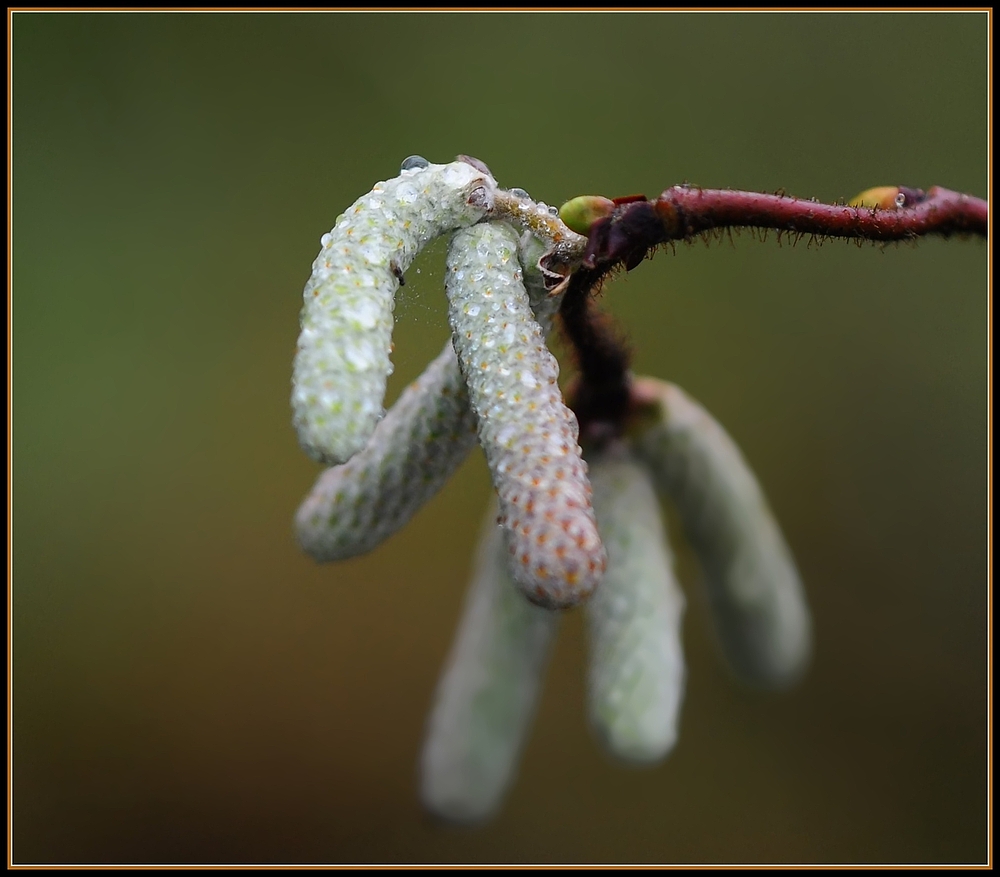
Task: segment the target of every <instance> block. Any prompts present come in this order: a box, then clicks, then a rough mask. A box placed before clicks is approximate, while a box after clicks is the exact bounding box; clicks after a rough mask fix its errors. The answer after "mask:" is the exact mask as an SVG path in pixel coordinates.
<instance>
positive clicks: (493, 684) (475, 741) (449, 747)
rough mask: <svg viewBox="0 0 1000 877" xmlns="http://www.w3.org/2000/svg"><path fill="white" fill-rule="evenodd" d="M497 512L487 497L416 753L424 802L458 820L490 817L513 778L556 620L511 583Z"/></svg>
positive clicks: (437, 812)
mask: <svg viewBox="0 0 1000 877" xmlns="http://www.w3.org/2000/svg"><path fill="white" fill-rule="evenodd" d="M496 518H497V507H496V503H495V502H493V503H491V504H490V513H489V515H488V516H487V519H486V522H485V523H484V525H483V530H482V534H481V536H480V541H479V549H478V552H477V555H476V561H475V567H474V571H473V575H472V582H471V584H470V586H469V593H468V596H467V597H466V600H465V608H464V609H463V610H462V618H461V621H459V625H458V633H457V634H456V637H455V642H454V644H453V645H452V648H451V653H450V655H449V656H448V662H447V665H446V667H445V670H444V672H443V674H442V676H441V681H440V682H439V683H438V687H437V692H436V694H435V696H434V708H433V710H432V712H431V716H430V719H429V721H428V723H427V736H426V739H425V741H424V746H423V751H422V754H421V757H420V796H421V799H422V800H423V802H424V806H426V807H427V808H428V809H429V810H430V811H431V812H432V813H434V814H436V815H438V816H441V817H443V818H445V819H451V820H455V821H460V822H472V821H477V820H481V819H485V818H487V817H488V816H490V814H492V813H493V812H494V811H495V810H496V808H497V806H498V805H499V804H500V801H501V799H502V798H503V794H504V792H505V791H506V789H507V787H508V786H509V785H510V782H511V780H512V779H513V776H514V773H515V771H516V769H517V763H518V759H519V756H520V752H521V749H522V747H523V745H524V741H525V739H526V737H527V734H528V730H529V729H530V726H531V720H532V717H533V716H534V713H535V706H536V703H537V701H538V694H539V691H540V689H541V683H542V677H543V674H544V672H545V667H546V665H547V663H548V657H549V653H550V650H551V644H552V641H553V639H554V637H555V633H556V630H557V628H558V623H559V613H558V612H549V611H548V610H546V609H542V608H541V607H539V606H532V605H531V604H530V603H529V602H528V601H527V600H525V599H524V595H523V594H522V593H521V592H520V590H519V589H518V588H517V587H515V585H514V583H513V581H512V580H511V577H510V573H509V571H508V567H507V549H506V547H505V545H504V540H503V533H502V532H501V530H500V527H499V526H497V522H496Z"/></svg>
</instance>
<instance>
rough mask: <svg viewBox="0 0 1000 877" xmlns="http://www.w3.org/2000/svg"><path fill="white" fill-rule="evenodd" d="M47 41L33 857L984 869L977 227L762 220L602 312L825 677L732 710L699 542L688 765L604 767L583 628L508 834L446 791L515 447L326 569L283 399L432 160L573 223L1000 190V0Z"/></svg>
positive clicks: (416, 302)
mask: <svg viewBox="0 0 1000 877" xmlns="http://www.w3.org/2000/svg"><path fill="white" fill-rule="evenodd" d="M13 49H14V62H13V63H14V66H13V75H14V90H13V101H14V103H13V119H14V138H13V149H14V152H13V216H14V231H13V368H14V371H13V411H14V420H13V478H14V480H13V496H14V516H13V609H14V621H13V636H14V665H13V666H14V676H13V679H14V699H13V704H14V707H13V734H14V736H13V747H14V772H13V783H14V785H13V794H14V798H13V800H14V811H13V842H14V846H13V857H14V861H15V862H21V863H28V862H79V863H85V862H148V863H157V862H209V863H210V862H233V863H236V862H250V863H252V862H262V863H263V862H288V863H294V862H318V863H322V862H328V863H339V862H358V863H366V862H413V863H419V862H598V863H603V862H606V863H615V862H694V863H697V862H806V863H810V862H981V861H983V860H984V859H985V858H986V855H987V846H986V844H987V822H986V807H987V795H988V788H987V724H986V723H987V675H986V673H987V643H988V619H987V611H986V607H987V593H988V590H987V589H988V583H987V529H986V515H987V508H988V494H987V477H986V476H987V459H988V457H987V454H988V448H987V361H988V337H987V302H988V294H989V293H988V285H987V284H988V275H987V267H988V265H987V260H988V249H987V246H986V245H985V244H984V243H983V242H982V241H979V240H961V239H954V240H949V241H943V240H929V241H926V242H922V243H920V244H919V245H918V246H898V247H897V246H891V247H888V248H886V249H885V250H884V251H880V250H879V249H878V248H875V247H865V248H862V249H858V248H857V247H855V246H853V245H851V244H846V243H842V242H831V243H827V244H824V245H823V246H822V247H818V248H817V247H807V245H806V241H804V240H803V241H802V242H800V243H799V245H798V246H797V247H795V248H792V247H791V246H789V245H788V244H787V243H786V244H784V245H782V246H779V245H778V244H777V243H776V242H775V241H774V239H773V237H772V238H771V239H770V240H769V241H768V242H767V243H764V244H762V243H759V242H757V241H756V240H755V239H754V238H753V237H752V236H751V235H749V234H743V235H741V236H738V237H736V238H735V245H734V246H731V245H730V244H729V243H728V242H726V243H719V244H714V245H712V246H710V247H706V246H703V245H702V244H701V243H697V244H695V245H693V246H690V247H686V246H681V247H678V249H677V253H676V255H671V254H670V253H669V252H666V253H660V254H658V255H657V256H656V257H655V258H654V259H653V260H652V261H650V262H646V263H644V264H643V265H641V266H640V267H639V268H638V269H637V270H635V271H634V272H632V273H631V274H630V275H628V276H627V277H625V276H622V277H619V278H618V279H617V280H615V281H614V282H613V283H611V284H609V285H607V286H606V287H605V291H604V294H603V296H602V301H603V303H604V305H605V306H607V307H608V308H609V309H610V310H612V311H613V313H614V314H615V315H616V316H617V317H618V318H619V319H620V321H621V322H622V323H623V324H624V325H625V326H626V327H627V329H628V332H629V334H630V337H631V340H632V343H633V344H634V346H635V350H636V370H637V371H639V372H641V373H646V374H653V375H657V376H660V377H665V378H669V379H671V380H674V381H676V382H677V383H679V384H680V385H681V386H683V387H684V388H685V389H687V390H688V391H689V392H690V393H691V394H693V395H694V396H695V397H696V398H698V399H699V400H701V402H702V403H703V404H705V405H706V407H708V408H709V410H710V411H712V412H713V413H714V414H715V415H716V416H717V417H718V418H719V420H720V421H721V422H722V423H723V424H724V425H725V426H726V428H727V429H728V430H729V432H730V433H731V434H732V435H733V437H734V438H735V439H736V440H737V442H738V443H739V444H740V445H741V447H742V448H743V450H744V452H745V454H746V456H747V458H748V460H749V461H750V462H751V464H752V465H753V466H754V468H755V470H756V472H757V473H758V475H759V477H760V479H761V481H762V483H763V485H764V486H765V488H766V490H767V491H768V494H769V496H770V499H771V501H772V504H773V506H774V509H775V511H776V513H777V514H778V516H779V519H780V520H781V522H782V524H783V526H784V529H785V532H786V535H787V537H788V539H789V542H790V544H791V545H792V547H793V549H794V550H795V552H796V556H797V559H798V562H799V564H800V567H801V570H802V573H803V577H804V580H805V583H806V587H807V590H808V594H809V599H810V602H811V605H812V609H813V612H814V618H815V632H816V654H815V659H814V662H813V665H812V667H811V670H810V672H809V674H808V676H807V677H806V678H805V679H804V680H803V681H802V683H801V684H800V685H799V686H798V687H797V688H796V689H794V690H793V691H790V692H786V693H783V694H760V693H755V692H751V691H746V690H744V689H741V688H740V687H739V686H737V685H736V684H735V683H734V682H733V681H732V680H731V679H730V677H729V676H728V674H727V671H726V669H725V667H724V666H723V665H722V664H721V662H720V660H719V658H718V655H717V652H716V650H715V645H714V642H713V640H712V634H711V630H710V627H709V624H708V619H707V616H706V612H705V609H704V606H703V605H702V601H701V600H700V598H699V595H698V590H697V568H696V566H695V565H694V562H693V560H692V558H691V556H690V554H689V552H688V551H687V550H686V549H684V548H680V568H681V573H682V576H683V577H684V578H685V581H686V582H687V583H689V584H690V586H691V587H690V589H689V594H690V600H689V609H688V612H687V616H686V619H685V628H684V636H685V650H686V654H687V659H688V666H689V677H688V689H687V695H686V701H685V704H684V711H683V715H682V723H681V730H680V741H679V744H678V746H677V748H676V750H675V751H674V752H673V753H672V754H671V755H670V757H669V758H668V759H667V760H666V761H665V762H664V763H663V764H662V765H661V766H659V767H656V768H654V769H648V770H635V769H628V768H624V767H621V766H618V765H616V764H614V763H612V762H611V761H610V760H609V759H608V758H607V757H606V756H604V755H603V753H602V752H601V751H600V750H599V749H598V747H597V745H596V743H595V742H594V740H593V739H592V737H591V736H590V733H589V731H588V729H587V727H586V722H585V714H584V673H585V648H586V646H585V640H584V636H583V632H584V630H583V624H582V617H581V615H580V613H573V614H571V616H570V617H569V618H567V619H566V623H565V624H564V626H563V630H562V633H561V635H560V638H559V642H558V645H557V648H556V652H555V655H554V660H553V665H552V667H551V671H550V674H549V676H548V679H547V682H546V687H545V690H544V692H543V696H542V703H541V708H540V712H539V715H538V719H537V723H536V725H535V727H534V730H533V733H532V736H531V738H530V741H529V743H528V745H527V748H526V751H525V755H524V760H523V764H522V767H521V771H520V774H519V777H518V779H517V781H516V783H515V785H514V786H513V788H512V790H511V793H510V795H509V797H508V799H507V800H506V802H505V805H504V808H503V810H502V811H501V813H500V814H499V815H498V817H497V818H496V819H495V820H494V821H493V822H492V823H491V824H489V825H487V826H485V827H481V828H476V829H455V828H448V827H441V826H438V825H436V824H435V823H433V822H432V821H431V820H429V819H428V818H427V817H426V816H425V815H424V814H423V813H422V811H421V809H420V806H419V804H418V800H417V795H416V762H417V756H418V752H419V747H420V743H421V736H422V733H423V723H424V720H425V716H426V714H427V712H428V708H429V705H430V700H431V696H432V692H433V687H434V684H435V681H436V678H437V675H438V672H439V669H440V667H441V664H442V661H443V659H444V657H445V655H446V652H447V649H448V646H449V643H450V640H451V637H452V634H453V630H454V626H455V623H456V620H457V617H458V612H459V609H460V606H461V600H462V595H463V591H464V588H465V584H466V582H465V578H466V575H467V573H468V569H469V562H470V556H471V552H472V548H473V543H474V540H475V536H476V534H477V532H478V528H479V526H480V520H481V517H482V514H483V510H484V509H485V506H486V502H487V499H488V496H489V492H490V486H489V480H488V476H487V473H486V470H485V467H484V465H483V461H482V458H481V454H480V453H479V452H478V451H477V452H476V453H475V454H474V455H473V457H471V458H470V460H469V462H468V463H467V464H466V465H465V466H464V468H463V469H462V470H461V471H460V473H459V474H458V476H457V477H456V478H455V479H453V480H452V481H451V482H450V483H449V484H448V485H447V486H446V488H445V489H444V490H443V491H442V492H441V494H439V495H438V496H437V497H436V498H435V499H434V501H433V502H431V503H430V504H429V505H428V507H427V508H426V509H424V510H423V511H422V512H421V513H420V514H419V516H418V517H417V518H416V519H415V520H414V521H413V522H411V523H410V524H409V525H408V526H407V527H406V528H405V529H404V530H403V531H402V532H401V533H399V534H398V535H396V536H394V537H393V538H392V539H391V540H390V541H389V542H387V543H386V544H385V545H383V546H382V547H381V548H379V549H378V550H376V551H375V552H373V553H372V554H371V555H369V556H366V557H363V558H360V559H357V560H353V561H350V562H345V563H341V564H337V565H329V566H324V567H320V566H317V565H315V564H314V563H313V562H312V561H311V560H309V559H308V558H307V557H305V556H303V555H302V554H301V553H300V551H299V549H298V548H297V546H296V544H295V541H294V538H293V535H292V528H291V519H292V515H293V513H294V510H295V508H296V505H297V504H298V502H299V501H300V500H301V498H302V497H303V496H304V495H305V493H306V491H307V490H308V489H309V486H310V484H311V482H312V480H313V478H314V477H315V476H316V474H317V468H316V466H315V465H314V464H313V463H312V462H311V461H310V460H308V459H307V458H306V457H305V455H304V454H303V453H302V452H301V451H300V450H299V448H298V446H297V443H296V439H295V435H294V432H293V431H292V428H291V417H290V410H289V403H288V398H289V391H290V385H289V380H290V375H291V361H292V355H293V351H294V347H295V340H296V335H297V329H298V325H297V320H298V311H299V307H300V304H301V289H302V286H303V284H304V282H305V280H306V278H307V276H308V274H309V266H310V263H311V261H312V259H313V258H314V256H315V254H316V252H317V251H318V249H319V239H320V236H321V235H322V234H323V233H324V232H325V231H327V230H328V229H329V228H330V226H331V225H332V224H333V222H334V219H335V217H336V216H337V215H338V213H340V212H341V211H342V210H343V209H344V208H345V207H346V206H347V205H349V204H350V203H351V202H352V201H353V200H354V199H355V198H357V197H359V196H360V195H362V194H363V193H364V192H365V191H367V190H368V189H370V188H371V186H372V185H373V184H374V183H375V182H376V181H378V180H382V179H386V178H387V177H390V176H393V175H394V174H395V173H396V172H397V169H398V167H399V162H400V160H401V159H402V158H403V157H404V156H406V155H409V154H411V153H420V154H422V155H425V156H427V157H428V158H429V159H431V160H432V161H439V162H440V161H447V160H450V159H451V158H452V157H453V156H455V155H456V154H458V153H460V152H464V153H469V154H471V155H475V156H478V157H479V158H481V159H483V160H484V161H485V162H487V163H488V164H489V165H490V167H491V168H492V170H493V172H494V173H495V175H496V176H497V178H498V179H499V180H500V182H501V184H503V185H505V186H515V185H516V186H521V187H523V188H525V189H527V190H528V191H529V192H531V193H532V195H533V196H534V197H536V198H539V199H542V200H545V201H547V202H548V203H553V204H559V203H561V202H562V201H564V200H566V199H567V198H569V197H572V196H574V195H578V194H581V193H601V194H606V195H609V196H618V195H626V194H631V193H634V192H645V193H647V194H649V195H655V194H657V193H658V192H659V191H660V190H661V189H663V188H665V187H666V186H668V185H671V184H673V183H677V182H681V181H684V180H687V181H690V182H692V183H696V184H700V185H705V186H729V187H734V188H744V189H757V190H771V191H773V190H775V189H777V188H779V187H782V188H784V189H785V190H787V191H788V192H789V193H794V194H798V195H803V196H816V197H818V198H820V199H822V200H833V199H839V198H849V197H851V196H852V195H854V194H855V193H857V192H858V191H860V190H861V189H864V188H867V187H869V186H872V185H881V184H891V183H903V184H906V185H912V186H923V187H927V186H930V185H934V184H939V185H944V186H947V187H949V188H953V189H958V190H962V191H967V192H970V193H972V194H975V195H978V196H981V197H986V196H988V194H989V193H988V191H987V185H988V178H987V173H988V160H987V155H988V153H987V146H988V144H987V136H988V126H989V121H988V97H987V77H988V19H987V17H986V15H985V14H868V15H865V14H852V15H845V14H809V15H807V14H795V15H778V14H723V15H708V14H704V15H698V14H604V13H600V14H597V13H595V14H584V13H578V14H515V13H502V14H500V13H497V14H456V13H447V14H431V13H421V14H384V13H375V14H325V15H321V14H233V15H226V14H200V15H195V14H148V15H138V14H100V15H98V14H28V13H20V14H16V15H15V16H14V17H13ZM442 253H443V248H442V246H441V245H440V244H439V245H437V246H436V247H434V248H432V252H430V253H429V254H427V255H426V256H425V257H421V260H420V262H419V263H418V267H420V273H419V274H418V273H417V271H416V268H414V269H411V271H410V273H409V275H408V282H407V285H406V287H405V289H404V290H403V293H402V296H401V302H400V303H399V305H398V306H397V330H396V334H395V343H396V354H395V361H396V374H395V375H394V376H393V379H392V381H391V384H390V394H395V393H398V391H399V388H400V387H401V386H403V385H405V382H407V381H408V380H411V379H412V378H413V377H414V376H415V375H416V374H418V373H419V371H420V370H421V369H422V367H423V365H424V364H425V363H426V362H427V361H428V360H429V359H430V358H431V357H432V356H433V355H435V354H436V352H437V351H438V350H439V349H440V346H441V344H442V343H443V342H444V340H445V339H446V338H447V337H448V330H447V327H446V322H445V317H444V302H443V295H442V290H441V262H442V258H443V256H442ZM563 362H564V374H568V373H569V372H570V371H571V367H570V364H569V363H568V361H567V360H566V359H565V357H564V359H563ZM677 541H678V543H680V539H679V537H678V540H677Z"/></svg>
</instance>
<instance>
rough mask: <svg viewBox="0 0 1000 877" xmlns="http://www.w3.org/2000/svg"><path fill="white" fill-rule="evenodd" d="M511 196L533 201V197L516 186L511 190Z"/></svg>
mask: <svg viewBox="0 0 1000 877" xmlns="http://www.w3.org/2000/svg"><path fill="white" fill-rule="evenodd" d="M510 194H511V195H513V196H514V197H515V198H527V199H529V200H530V199H531V195H529V194H528V193H527V192H525V191H524V189H519V188H517V186H515V187H514V188H513V189H511V190H510Z"/></svg>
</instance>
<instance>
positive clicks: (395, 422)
mask: <svg viewBox="0 0 1000 877" xmlns="http://www.w3.org/2000/svg"><path fill="white" fill-rule="evenodd" d="M475 443H476V416H475V414H473V413H472V409H471V408H470V407H469V395H468V393H467V392H466V388H465V379H464V378H463V377H462V373H461V371H460V370H459V367H458V361H457V360H456V358H455V351H454V349H453V348H452V345H451V342H450V341H449V342H448V343H447V344H446V345H445V348H444V350H443V351H442V352H441V353H440V355H439V356H438V357H437V358H436V359H435V360H434V361H433V362H432V363H431V364H430V365H429V366H428V367H427V368H426V369H425V370H424V373H423V374H422V375H420V377H419V378H417V380H416V381H414V382H413V383H412V384H410V386H409V387H407V388H406V389H405V390H404V391H403V393H402V395H400V397H399V399H397V400H396V404H395V405H393V406H392V408H390V409H389V413H388V414H386V416H385V417H384V418H383V419H382V420H381V421H379V424H378V426H376V427H375V432H374V434H373V435H372V437H371V440H370V441H369V442H368V444H367V445H365V447H364V448H363V449H362V450H361V451H360V452H358V453H357V454H355V455H354V456H353V457H351V459H350V460H348V461H347V462H346V463H344V464H343V465H340V466H335V467H333V468H332V469H327V470H326V471H325V472H323V473H322V474H321V475H320V476H319V478H318V479H317V480H316V484H315V485H314V487H313V489H312V491H311V492H310V493H309V496H307V497H306V499H305V501H304V502H303V503H302V505H301V506H300V507H299V510H298V513H297V514H296V516H295V529H296V533H297V535H298V538H299V542H300V543H301V544H302V547H303V548H304V549H305V550H306V551H307V552H308V553H309V554H310V555H312V557H313V558H315V559H316V560H319V561H329V560H344V559H345V558H348V557H354V556H356V555H358V554H364V553H365V552H366V551H371V550H372V549H373V548H375V546H377V545H378V544H379V543H380V542H382V541H383V540H384V539H387V538H388V537H389V536H391V535H392V534H393V533H395V532H396V531H397V530H398V529H399V528H400V527H402V526H403V525H404V524H406V522H407V521H409V520H410V518H411V517H412V516H413V515H414V513H415V512H416V511H417V509H419V508H420V506H422V505H423V504H424V503H425V502H427V500H429V499H430V498H431V497H432V496H433V495H434V494H435V493H437V491H438V490H439V489H440V487H441V485H443V484H444V483H445V481H447V480H448V479H449V478H450V477H451V475H452V474H453V473H454V471H455V470H456V469H457V468H458V467H459V466H460V465H461V463H462V461H463V460H464V459H465V458H466V456H467V455H468V453H469V451H470V450H472V447H473V445H475Z"/></svg>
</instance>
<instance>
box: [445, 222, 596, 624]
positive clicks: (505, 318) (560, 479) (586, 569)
mask: <svg viewBox="0 0 1000 877" xmlns="http://www.w3.org/2000/svg"><path fill="white" fill-rule="evenodd" d="M517 248H518V239H517V236H516V235H515V234H514V232H513V230H512V229H511V228H510V227H509V226H507V225H505V224H504V223H500V222H490V223H486V224H482V225H477V226H473V227H472V228H469V229H463V230H460V231H458V232H456V233H455V235H454V237H453V239H452V243H451V246H450V248H449V250H448V259H447V270H446V274H445V286H446V289H447V292H448V301H449V306H448V313H449V320H450V322H451V327H452V337H453V341H454V345H455V352H456V353H457V355H458V361H459V365H460V366H461V368H462V373H463V374H464V375H465V380H466V384H467V385H468V388H469V401H470V404H471V405H472V408H473V410H474V411H475V413H476V416H477V418H478V424H479V441H480V444H481V445H482V446H483V450H484V452H485V454H486V462H487V464H488V466H489V468H490V473H491V475H492V478H493V485H494V487H495V488H496V491H497V495H498V497H499V500H500V522H501V524H502V525H503V527H504V530H505V535H506V539H507V548H508V551H509V552H510V554H511V573H512V575H513V577H514V580H515V581H516V582H517V583H518V584H519V585H520V586H521V588H522V589H523V590H524V592H525V594H526V595H527V596H528V598H529V599H530V600H532V601H534V602H537V603H539V604H541V605H544V606H547V607H550V608H562V607H566V606H572V605H575V604H577V603H580V602H582V601H583V600H585V599H586V598H587V597H589V596H590V594H591V593H592V591H593V590H594V588H595V587H596V586H597V584H598V582H599V581H600V579H601V575H602V574H603V572H604V565H605V562H606V555H605V553H604V547H603V546H602V545H601V540H600V536H599V535H598V532H597V524H596V521H595V519H594V512H593V509H592V507H591V504H590V485H589V483H588V481H587V468H586V464H585V463H584V462H583V459H582V457H581V455H580V447H579V445H578V444H577V434H578V426H577V422H576V417H575V416H574V415H573V413H572V412H571V411H570V410H569V409H568V408H567V407H566V406H565V404H564V403H563V400H562V395H561V394H560V391H559V386H558V384H557V382H556V380H557V377H558V374H559V366H558V364H557V362H556V359H555V357H554V356H553V355H552V354H551V353H550V352H549V350H548V348H547V347H546V346H545V341H544V338H543V335H542V330H541V328H540V327H539V326H538V323H537V322H536V321H535V319H534V317H533V316H532V312H531V308H530V305H529V301H528V297H527V294H526V292H525V288H524V283H523V280H522V274H521V268H520V265H519V262H518V258H517Z"/></svg>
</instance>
